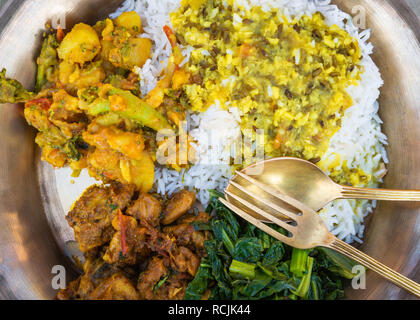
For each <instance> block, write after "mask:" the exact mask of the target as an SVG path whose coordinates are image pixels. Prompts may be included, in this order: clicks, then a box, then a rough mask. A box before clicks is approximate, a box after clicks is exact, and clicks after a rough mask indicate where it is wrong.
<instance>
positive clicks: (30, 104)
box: [0, 12, 189, 192]
mask: <svg viewBox="0 0 420 320" xmlns="http://www.w3.org/2000/svg"><path fill="white" fill-rule="evenodd" d="M162 32H163V31H162ZM165 32H166V33H167V35H168V38H169V39H170V40H171V44H172V45H173V54H172V56H171V57H170V59H169V62H168V66H167V70H166V73H165V74H164V75H163V76H162V80H161V81H160V82H159V83H158V85H157V88H156V89H155V90H153V91H152V92H150V93H149V94H148V95H147V96H146V97H143V96H142V93H141V92H140V89H139V88H140V85H139V82H140V78H139V76H138V74H136V73H135V72H133V71H135V68H138V67H141V66H143V65H144V63H145V62H146V60H147V59H149V57H150V55H151V48H152V43H151V40H150V39H146V38H141V35H142V22H141V18H140V16H139V15H138V14H137V13H135V12H126V13H123V14H122V15H121V16H119V17H118V18H116V19H114V20H111V19H106V20H104V21H99V22H98V23H96V24H95V25H94V26H93V27H92V26H89V25H87V24H84V23H80V24H77V25H75V26H74V27H73V29H72V30H71V31H70V32H69V33H67V34H64V32H63V30H62V29H59V30H58V31H57V32H55V31H53V30H49V31H48V32H47V33H45V39H44V42H43V46H42V50H41V54H40V56H39V58H38V59H37V64H38V73H37V79H36V87H35V91H36V93H32V92H27V91H26V90H25V89H24V88H23V87H22V86H21V85H20V83H18V82H17V81H15V80H11V79H7V78H6V75H5V71H4V70H3V72H2V73H1V74H0V82H1V85H0V88H1V90H0V101H1V102H11V103H15V102H25V111H24V114H25V118H26V120H27V121H28V123H29V124H31V125H32V126H33V127H35V128H36V129H37V130H38V131H39V132H38V134H37V137H36V143H37V144H38V145H39V146H40V147H41V148H42V159H43V160H45V161H47V162H49V163H50V164H52V165H53V166H54V167H57V168H60V167H64V166H70V167H71V168H72V169H73V175H74V176H78V175H79V174H80V171H81V170H82V169H87V170H88V171H89V174H90V175H91V176H92V177H94V178H96V179H98V180H102V181H105V182H107V181H118V182H120V183H123V184H134V185H135V186H136V188H137V190H140V191H142V192H148V191H150V190H151V188H152V186H153V183H154V161H155V160H156V151H157V149H158V143H157V141H156V135H157V132H159V131H160V130H165V129H170V130H173V131H174V132H177V131H178V125H179V124H180V121H181V120H183V119H185V111H184V109H183V107H182V106H181V105H180V104H179V103H178V102H177V97H179V96H180V95H181V94H182V89H180V87H181V86H182V84H184V83H186V82H187V81H188V79H189V77H188V75H187V73H186V72H185V71H184V70H182V69H181V68H179V67H178V65H179V64H180V63H181V62H182V60H183V59H184V57H183V56H182V54H181V50H180V48H178V44H177V42H176V40H174V38H173V33H172V31H171V30H170V29H169V28H168V29H166V30H165ZM173 88H176V89H173ZM167 90H170V92H171V95H170V96H168V95H166V94H165V92H166V91H167ZM173 166H174V167H175V168H176V169H179V167H178V166H177V165H176V164H173Z"/></svg>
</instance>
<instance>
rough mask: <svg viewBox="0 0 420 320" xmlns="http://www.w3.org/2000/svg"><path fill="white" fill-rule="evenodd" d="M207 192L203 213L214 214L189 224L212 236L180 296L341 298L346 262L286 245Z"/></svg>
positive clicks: (347, 270) (332, 255)
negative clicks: (206, 218) (197, 266)
mask: <svg viewBox="0 0 420 320" xmlns="http://www.w3.org/2000/svg"><path fill="white" fill-rule="evenodd" d="M211 195H212V197H211V202H210V205H209V207H208V208H207V213H211V214H213V215H214V218H213V219H212V220H210V222H209V224H196V225H195V228H196V229H197V230H210V231H211V233H212V234H213V238H212V239H211V240H209V241H206V243H205V247H206V251H207V254H208V256H207V257H206V258H203V259H202V262H201V265H200V268H199V270H198V273H197V275H196V277H195V279H194V280H193V281H192V282H191V283H190V284H189V286H188V288H187V291H186V294H185V299H187V300H194V299H202V298H209V299H248V300H259V299H277V300H282V299H292V300H297V299H313V300H322V299H326V300H334V299H340V298H343V296H344V291H343V284H344V282H345V280H347V279H352V278H353V274H352V271H351V270H352V267H353V266H354V263H353V262H352V261H351V260H348V259H347V258H345V257H343V256H341V255H339V254H336V253H335V252H333V251H331V250H328V249H324V248H317V249H314V250H299V249H295V248H292V247H289V246H287V245H285V244H283V243H281V242H280V241H277V240H276V239H274V238H272V237H271V236H269V235H267V234H266V233H264V232H262V231H261V230H259V229H257V228H256V227H255V226H253V225H251V224H249V223H247V222H245V221H244V220H241V219H240V218H239V217H236V216H235V215H234V214H233V213H232V212H231V211H230V210H229V209H227V208H226V207H225V206H224V205H223V204H222V203H221V202H220V201H219V200H218V198H219V197H220V196H222V195H221V194H220V193H218V192H216V191H211ZM275 228H276V229H277V230H278V231H279V232H281V233H283V234H285V231H284V230H283V229H281V228H278V227H275Z"/></svg>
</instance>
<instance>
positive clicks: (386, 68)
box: [0, 0, 420, 299]
mask: <svg viewBox="0 0 420 320" xmlns="http://www.w3.org/2000/svg"><path fill="white" fill-rule="evenodd" d="M121 3H122V1H119V0H115V1H114V0H108V1H103V0H89V1H88V0H54V1H51V0H27V1H14V2H13V3H12V4H11V6H9V8H8V9H7V12H6V13H5V14H4V15H3V16H4V17H8V16H11V18H10V19H1V21H0V30H1V29H3V31H2V33H1V34H0V48H1V49H2V50H1V51H0V67H5V68H7V70H8V75H9V76H10V77H15V78H17V79H19V80H20V81H22V83H23V84H24V85H25V86H28V87H31V86H32V85H33V79H34V75H35V63H34V57H35V56H36V55H37V53H38V52H39V48H40V37H41V32H42V31H41V30H42V29H43V26H44V23H45V21H48V20H50V19H52V18H55V17H60V16H63V13H67V18H66V22H67V24H68V25H67V27H71V25H72V24H73V23H76V22H79V21H83V22H94V21H95V20H97V19H98V18H102V17H105V16H106V15H107V14H108V13H110V12H112V11H114V10H115V9H116V8H117V7H118V5H119V4H121ZM335 3H337V4H338V5H339V6H340V8H342V9H343V10H345V11H347V12H352V9H353V8H355V6H357V5H361V6H362V7H363V8H364V9H365V10H366V12H367V26H368V27H369V28H371V29H372V42H373V44H374V46H375V53H374V55H373V59H374V60H375V62H376V64H377V65H378V66H379V68H380V70H381V73H382V76H383V78H384V80H385V85H384V87H383V88H382V90H381V92H382V94H381V97H380V104H381V117H382V119H383V120H384V122H385V124H384V131H385V133H386V134H387V135H388V137H389V141H390V146H389V148H388V152H389V157H390V160H391V164H390V166H389V174H388V176H387V178H386V181H385V187H388V188H395V189H405V188H406V189H415V188H420V185H419V181H420V90H419V88H420V44H419V39H420V23H419V21H418V19H417V18H416V16H415V15H414V14H413V13H412V12H411V11H410V10H408V8H407V7H406V6H405V5H404V3H403V1H399V0H395V1H391V0H389V1H384V0H345V1H344V0H342V1H335ZM33 139H34V131H33V130H32V129H31V128H29V126H27V125H26V123H25V121H24V119H23V117H22V110H21V107H19V106H16V105H5V106H1V108H0V143H1V147H0V298H16V299H51V298H53V297H54V295H55V293H56V292H55V290H53V288H52V286H51V280H52V277H53V275H52V274H51V271H52V268H53V266H55V265H63V266H65V267H66V270H68V273H67V276H68V277H69V278H70V277H72V276H73V272H72V266H71V263H70V261H69V259H67V258H66V257H65V255H64V254H63V245H64V243H65V242H66V241H67V240H69V239H71V238H72V232H71V230H70V229H69V228H68V226H67V224H66V222H65V220H64V208H63V204H62V202H63V201H62V198H63V196H62V194H61V198H60V194H59V192H58V190H62V189H61V188H62V182H60V185H59V186H57V183H56V173H54V172H53V169H52V168H51V167H50V166H49V165H46V164H44V163H40V161H39V150H38V149H37V148H36V147H35V145H34V142H33ZM64 175H65V173H64ZM70 179H71V178H70V177H69V181H70ZM60 181H62V180H60ZM69 194H70V197H77V196H78V194H77V190H76V191H70V192H69ZM65 206H67V205H66V204H65ZM362 249H363V250H364V251H365V252H367V253H368V254H370V255H372V256H373V257H374V258H377V259H379V260H380V261H382V262H384V263H385V264H387V265H389V266H390V267H392V268H394V269H396V270H398V271H399V272H401V273H403V274H405V275H407V276H409V277H411V278H412V279H414V280H416V281H418V282H420V264H419V259H420V205H419V204H410V203H385V202H381V203H380V204H379V206H378V209H377V210H376V212H375V214H374V215H373V217H372V219H371V221H370V223H369V230H368V231H367V232H366V237H365V243H364V245H363V246H362ZM347 297H348V298H350V299H410V298H412V297H411V296H409V295H408V294H406V293H405V292H403V291H401V290H400V289H398V288H396V287H395V286H393V285H391V284H389V283H387V282H386V281H383V280H382V279H380V278H379V277H378V276H376V275H374V274H368V279H367V288H366V290H358V291H355V290H352V289H348V290H347Z"/></svg>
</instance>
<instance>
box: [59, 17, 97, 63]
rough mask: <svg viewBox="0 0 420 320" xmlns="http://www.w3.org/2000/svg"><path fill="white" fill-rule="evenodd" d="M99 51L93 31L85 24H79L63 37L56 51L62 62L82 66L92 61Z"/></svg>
mask: <svg viewBox="0 0 420 320" xmlns="http://www.w3.org/2000/svg"><path fill="white" fill-rule="evenodd" d="M100 49H101V44H100V41H99V37H98V34H97V33H96V32H95V30H94V29H93V28H92V27H91V26H89V25H87V24H84V23H79V24H77V25H76V26H74V28H73V29H72V30H71V31H70V32H69V33H68V34H67V35H66V36H65V37H64V39H63V41H62V42H61V44H60V46H59V47H58V49H57V51H58V56H59V57H60V59H62V60H66V61H69V62H72V63H80V64H84V63H85V62H87V61H92V60H93V59H94V58H95V57H96V55H97V54H98V53H99V51H100Z"/></svg>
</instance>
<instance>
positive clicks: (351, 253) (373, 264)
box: [329, 238, 420, 298]
mask: <svg viewBox="0 0 420 320" xmlns="http://www.w3.org/2000/svg"><path fill="white" fill-rule="evenodd" d="M329 248H331V249H333V250H335V251H337V252H339V253H341V254H343V255H345V256H347V257H349V258H350V259H353V260H354V261H357V262H359V263H360V264H362V265H363V266H365V267H366V268H368V269H370V270H372V271H375V272H376V273H378V274H379V275H381V276H382V277H384V278H385V279H387V280H389V281H391V282H393V283H394V284H396V285H397V286H399V287H400V288H403V289H405V290H407V291H409V292H411V293H412V294H414V295H415V296H416V297H418V298H420V284H418V283H416V282H414V281H413V280H411V279H408V278H407V277H405V276H403V275H402V274H400V273H398V272H396V271H395V270H392V269H391V268H389V267H387V266H386V265H384V264H382V263H380V262H379V261H376V260H375V259H373V258H372V257H370V256H368V255H367V254H365V253H363V252H361V251H359V250H357V249H356V248H354V247H352V246H351V245H349V244H347V243H345V242H344V241H341V240H339V239H337V238H336V239H335V241H334V242H333V243H332V244H330V245H329Z"/></svg>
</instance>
